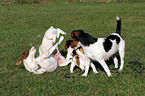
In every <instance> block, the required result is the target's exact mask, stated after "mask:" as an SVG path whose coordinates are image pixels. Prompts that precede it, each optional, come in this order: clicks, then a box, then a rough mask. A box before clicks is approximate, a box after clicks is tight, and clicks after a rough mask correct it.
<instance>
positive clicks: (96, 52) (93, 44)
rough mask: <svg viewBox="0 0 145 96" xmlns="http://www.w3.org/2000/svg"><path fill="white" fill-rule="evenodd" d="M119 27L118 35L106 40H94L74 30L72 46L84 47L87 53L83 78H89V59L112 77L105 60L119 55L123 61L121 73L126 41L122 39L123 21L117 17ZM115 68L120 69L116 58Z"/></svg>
mask: <svg viewBox="0 0 145 96" xmlns="http://www.w3.org/2000/svg"><path fill="white" fill-rule="evenodd" d="M116 20H117V27H116V33H112V34H110V35H109V36H108V37H106V38H94V37H92V36H91V35H89V34H88V33H87V32H85V31H83V30H74V31H73V32H72V35H71V36H72V39H73V43H72V46H75V47H76V46H77V47H78V46H82V48H83V50H84V52H85V58H86V61H85V62H86V68H85V73H84V74H83V75H82V76H87V74H88V70H89V64H90V63H89V62H90V60H89V59H92V60H95V61H98V62H99V63H100V64H101V65H102V67H103V68H104V70H105V72H106V73H107V75H108V76H111V72H110V70H109V68H108V66H107V64H106V63H105V60H107V59H108V58H110V57H112V56H114V55H115V54H116V53H118V54H119V56H120V60H121V66H120V68H119V71H121V70H122V69H123V64H124V49H125V41H124V40H123V38H122V37H121V19H120V18H119V17H116ZM114 63H115V68H118V59H117V57H116V56H115V57H114Z"/></svg>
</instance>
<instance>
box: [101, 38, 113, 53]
mask: <svg viewBox="0 0 145 96" xmlns="http://www.w3.org/2000/svg"><path fill="white" fill-rule="evenodd" d="M103 46H104V49H105V51H106V52H108V51H109V50H110V49H111V47H112V42H111V41H110V40H109V39H105V42H104V43H103Z"/></svg>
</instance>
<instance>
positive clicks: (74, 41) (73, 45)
mask: <svg viewBox="0 0 145 96" xmlns="http://www.w3.org/2000/svg"><path fill="white" fill-rule="evenodd" d="M77 46H78V41H76V40H73V42H72V43H71V47H72V48H73V47H77Z"/></svg>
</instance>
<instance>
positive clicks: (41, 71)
mask: <svg viewBox="0 0 145 96" xmlns="http://www.w3.org/2000/svg"><path fill="white" fill-rule="evenodd" d="M44 72H46V70H45V69H43V68H41V69H38V70H36V71H34V72H33V73H34V74H43V73H44Z"/></svg>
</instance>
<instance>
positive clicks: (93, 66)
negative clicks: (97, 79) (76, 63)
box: [91, 62, 99, 73]
mask: <svg viewBox="0 0 145 96" xmlns="http://www.w3.org/2000/svg"><path fill="white" fill-rule="evenodd" d="M91 67H92V69H93V72H94V73H99V72H98V71H97V70H96V67H95V65H94V64H93V63H92V62H91Z"/></svg>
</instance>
